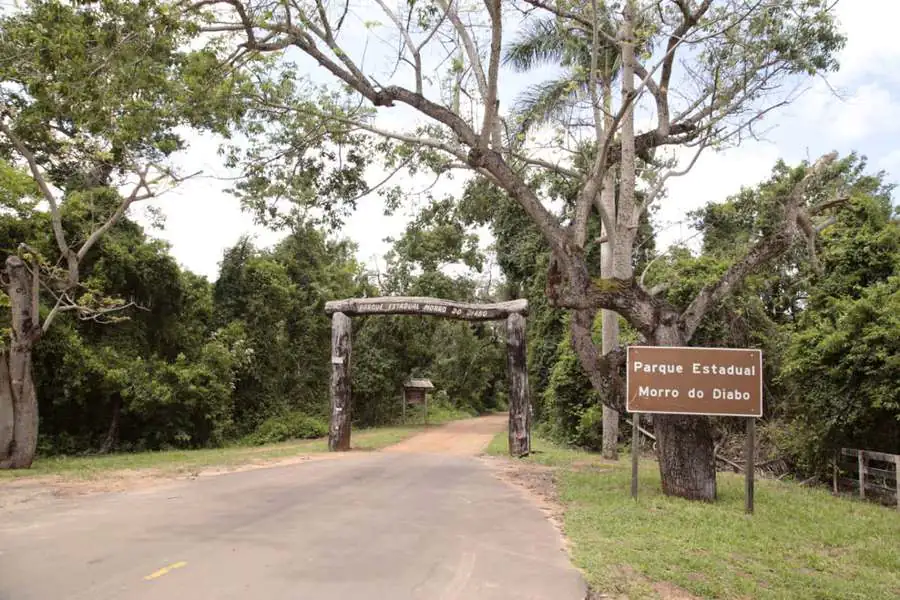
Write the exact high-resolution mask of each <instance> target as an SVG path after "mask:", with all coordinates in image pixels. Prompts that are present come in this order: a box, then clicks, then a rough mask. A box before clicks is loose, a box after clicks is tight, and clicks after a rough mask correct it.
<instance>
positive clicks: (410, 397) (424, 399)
mask: <svg viewBox="0 0 900 600" xmlns="http://www.w3.org/2000/svg"><path fill="white" fill-rule="evenodd" d="M433 389H434V384H433V383H431V380H429V379H415V378H411V379H407V380H406V382H405V383H404V384H403V418H404V419H406V405H407V404H422V405H424V408H425V416H424V419H425V423H428V392H429V391H431V390H433Z"/></svg>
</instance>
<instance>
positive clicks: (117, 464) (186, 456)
mask: <svg viewBox="0 0 900 600" xmlns="http://www.w3.org/2000/svg"><path fill="white" fill-rule="evenodd" d="M421 430H422V428H421V427H412V426H399V427H378V428H373V429H362V430H358V431H354V432H353V434H352V436H351V441H352V445H353V448H354V449H355V450H378V449H380V448H384V447H385V446H390V445H391V444H396V443H397V442H400V441H402V440H404V439H406V438H408V437H410V436H412V435H413V434H415V433H417V432H419V431H421ZM327 450H328V441H327V440H326V439H324V438H321V439H315V440H296V441H290V442H282V443H279V444H270V445H267V446H227V447H224V448H213V449H206V450H168V451H163V452H135V453H121V454H108V455H103V456H83V457H82V456H79V457H66V456H59V457H49V458H38V459H37V460H36V461H35V463H34V465H33V466H32V468H31V469H28V470H15V471H0V482H2V481H5V480H10V479H18V478H22V477H40V476H47V475H59V476H63V477H66V478H72V479H92V478H96V477H100V476H102V475H103V474H105V473H109V472H111V471H123V470H142V469H153V470H156V471H161V472H162V473H164V474H165V473H172V474H176V473H181V472H191V471H197V470H202V469H204V468H213V467H237V466H241V465H246V464H250V463H258V462H266V461H272V460H278V459H282V458H288V457H291V456H297V455H303V454H310V453H316V452H325V451H327Z"/></svg>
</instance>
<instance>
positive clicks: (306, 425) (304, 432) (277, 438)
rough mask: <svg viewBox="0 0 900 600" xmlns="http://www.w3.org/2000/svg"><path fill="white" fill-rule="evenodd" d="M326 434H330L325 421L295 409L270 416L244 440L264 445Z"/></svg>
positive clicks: (250, 443)
mask: <svg viewBox="0 0 900 600" xmlns="http://www.w3.org/2000/svg"><path fill="white" fill-rule="evenodd" d="M326 435H328V425H327V424H326V423H325V421H323V420H322V419H317V418H315V417H310V416H307V415H305V414H303V413H300V412H296V411H294V412H289V413H285V414H283V415H279V416H275V417H269V418H268V419H266V420H265V421H263V422H262V423H261V424H260V425H259V427H257V428H256V431H254V432H253V433H251V434H250V435H248V436H246V437H245V438H244V440H243V441H244V443H245V444H249V445H251V446H262V445H264V444H274V443H276V442H286V441H288V440H305V439H312V438H317V437H323V436H326Z"/></svg>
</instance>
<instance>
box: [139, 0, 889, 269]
mask: <svg viewBox="0 0 900 600" xmlns="http://www.w3.org/2000/svg"><path fill="white" fill-rule="evenodd" d="M836 11H837V17H838V19H839V22H840V24H841V28H842V30H843V32H844V33H845V34H846V35H847V38H848V39H847V44H846V47H845V48H844V50H843V51H842V52H841V54H840V55H839V60H840V63H841V69H840V71H839V72H837V73H833V74H829V76H828V78H827V81H826V80H825V79H816V80H811V81H809V82H808V85H807V86H805V88H806V91H804V93H803V94H802V95H801V96H800V97H799V99H797V100H796V101H795V102H794V103H793V104H791V105H790V106H788V107H786V108H783V109H781V110H780V111H778V112H776V113H773V114H772V116H771V117H770V118H769V119H768V120H767V124H768V126H769V129H768V131H767V132H766V135H765V136H764V139H763V140H761V141H752V142H746V143H743V144H741V145H740V147H737V148H732V149H728V150H725V151H721V152H718V153H706V154H703V155H702V156H701V157H700V159H699V160H698V161H697V163H696V164H695V166H694V168H693V169H692V170H691V172H690V173H689V174H687V175H685V176H684V177H681V178H678V179H673V180H671V181H670V183H669V185H668V196H667V199H666V200H665V202H664V203H663V205H662V208H661V210H660V211H659V213H658V214H657V220H658V227H659V230H658V240H659V243H660V245H662V246H665V245H667V244H670V243H672V242H675V241H679V240H684V239H689V238H690V237H691V235H692V233H693V232H692V231H691V230H690V228H689V227H688V226H686V225H685V224H684V223H683V221H684V215H685V213H686V212H687V211H689V210H691V209H693V208H697V207H699V206H702V205H704V204H705V203H707V202H709V201H716V200H723V199H725V198H726V197H727V196H728V195H730V194H733V193H735V192H737V191H739V190H740V189H741V187H742V186H752V185H754V184H756V183H758V182H760V181H762V180H764V179H765V178H766V177H767V176H768V174H769V173H770V171H771V169H772V167H773V165H774V164H775V162H776V161H777V160H778V159H784V160H786V161H788V162H791V163H796V162H798V161H800V160H803V159H810V160H815V159H816V158H818V157H819V156H821V155H823V154H826V153H828V152H831V151H832V150H837V151H838V152H839V153H841V154H842V155H843V154H846V153H849V152H851V151H856V152H858V153H859V154H862V155H865V156H867V157H868V159H869V165H870V168H871V169H872V170H885V171H887V173H888V180H889V181H894V182H900V143H898V141H897V140H898V139H900V43H897V40H896V37H895V36H896V30H895V26H896V23H897V22H898V21H900V0H842V1H841V2H839V3H838V5H837V8H836ZM528 82H529V80H528V78H523V77H519V76H516V77H508V78H506V79H505V80H504V92H505V93H506V96H507V98H511V97H513V96H514V95H515V94H516V93H517V92H518V91H519V90H521V89H522V87H523V86H524V85H526V84H527V83H528ZM387 118H388V119H391V118H392V117H390V116H388V117H387ZM394 118H396V117H394ZM189 142H190V147H189V149H188V150H187V151H186V152H184V153H183V154H182V155H181V156H180V157H179V163H180V165H181V167H182V168H183V169H184V171H185V172H194V171H196V170H200V169H202V170H203V172H204V173H203V176H201V177H197V178H195V179H192V180H190V181H188V182H186V183H184V184H182V185H181V186H180V187H179V188H177V189H176V190H173V191H171V192H169V193H167V194H165V195H164V196H162V197H160V198H159V199H156V200H154V201H153V205H154V206H155V207H157V208H159V209H160V210H161V211H162V213H163V214H164V215H165V216H166V224H165V227H164V228H163V229H162V230H151V231H150V233H151V234H152V235H155V236H157V237H160V238H162V239H165V240H167V241H168V242H169V243H170V244H171V246H172V253H173V254H174V256H175V257H176V259H177V260H178V261H179V262H180V263H181V264H182V265H183V266H184V267H186V268H188V269H190V270H192V271H194V272H196V273H199V274H202V275H205V276H207V277H209V278H210V279H215V278H216V276H217V273H218V264H219V261H220V260H221V257H222V253H223V251H224V250H225V249H226V248H228V247H229V246H231V245H233V244H234V243H235V242H236V241H237V239H238V238H239V237H240V236H242V235H245V234H249V235H251V236H254V238H255V239H256V241H257V243H258V245H260V246H267V245H270V244H272V243H274V242H276V241H277V240H278V239H279V234H277V233H274V232H272V231H269V230H266V229H265V228H262V227H259V226H255V225H254V223H253V218H252V216H251V215H249V214H247V213H244V212H242V211H241V208H240V205H239V203H238V201H237V199H236V198H234V197H233V196H231V195H229V194H227V193H226V192H225V189H226V188H227V187H228V186H229V183H228V182H227V181H222V180H221V179H219V178H221V177H227V176H230V175H233V173H230V172H229V171H228V170H227V169H225V168H224V167H223V165H222V161H221V160H220V158H219V156H218V154H217V147H218V142H217V141H216V140H215V139H213V138H209V137H199V136H195V135H194V136H191V137H190V138H189ZM402 183H403V185H404V186H407V187H408V188H409V189H411V190H414V189H417V188H421V187H422V185H423V183H422V181H421V180H418V181H404V182H402ZM447 185H449V187H447V188H445V189H448V190H449V189H452V184H447ZM414 210H415V206H408V207H405V208H404V209H403V210H401V211H400V212H399V213H398V214H395V215H393V216H390V217H387V216H385V215H384V214H383V212H384V211H383V206H382V204H381V201H380V198H379V197H378V196H377V195H374V194H372V195H369V196H367V197H364V198H362V199H361V200H360V201H359V203H358V210H357V211H356V212H355V213H354V214H353V215H352V216H351V217H350V218H349V219H348V220H347V222H346V224H345V226H344V227H343V229H342V230H341V232H340V235H342V236H344V237H347V238H350V239H352V240H353V241H355V242H356V244H357V245H358V247H359V251H358V257H359V259H360V260H361V261H363V262H365V263H367V264H369V265H372V264H373V261H375V260H377V259H379V258H380V257H381V256H383V255H384V253H385V252H386V251H387V250H388V248H389V244H388V243H386V242H385V241H384V239H385V238H386V237H388V236H394V237H396V236H398V235H399V234H400V233H402V231H403V228H404V227H405V225H406V223H407V221H408V219H409V217H410V215H411V214H412V213H413V212H414ZM133 216H134V217H136V218H137V219H138V220H139V221H142V222H144V223H145V224H148V223H149V221H148V219H147V218H146V217H144V216H143V213H142V210H141V208H139V207H135V208H134V209H133ZM483 237H484V239H483V240H482V244H483V245H487V244H488V243H489V242H490V240H489V239H488V238H487V237H486V236H483Z"/></svg>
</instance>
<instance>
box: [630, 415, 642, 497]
mask: <svg viewBox="0 0 900 600" xmlns="http://www.w3.org/2000/svg"><path fill="white" fill-rule="evenodd" d="M640 427H641V413H634V414H633V415H631V497H632V498H634V499H635V500H637V496H638V461H639V460H640V454H641V429H640Z"/></svg>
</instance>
